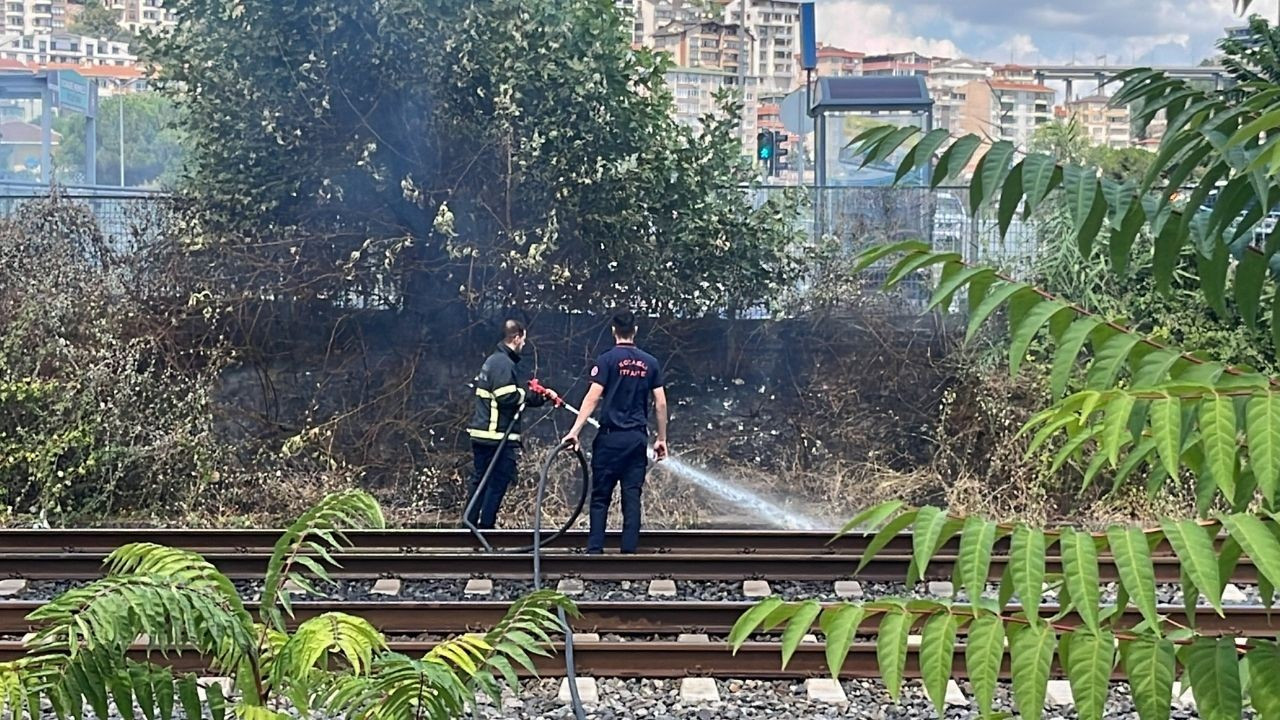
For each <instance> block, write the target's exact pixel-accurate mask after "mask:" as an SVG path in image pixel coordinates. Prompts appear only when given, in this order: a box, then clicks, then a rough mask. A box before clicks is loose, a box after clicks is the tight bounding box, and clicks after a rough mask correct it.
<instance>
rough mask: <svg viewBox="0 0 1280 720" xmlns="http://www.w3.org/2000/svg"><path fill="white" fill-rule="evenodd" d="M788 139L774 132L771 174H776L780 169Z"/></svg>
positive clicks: (779, 132)
mask: <svg viewBox="0 0 1280 720" xmlns="http://www.w3.org/2000/svg"><path fill="white" fill-rule="evenodd" d="M789 139H790V136H788V135H787V134H786V133H784V132H782V131H780V130H779V131H776V132H774V133H773V172H774V173H777V172H778V170H779V169H781V167H782V158H784V157H786V155H787V148H786V145H787V140H789Z"/></svg>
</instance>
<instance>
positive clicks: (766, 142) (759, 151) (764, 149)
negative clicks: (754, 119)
mask: <svg viewBox="0 0 1280 720" xmlns="http://www.w3.org/2000/svg"><path fill="white" fill-rule="evenodd" d="M756 159H757V160H759V161H760V162H762V163H764V164H765V165H767V166H768V167H769V168H770V169H772V168H773V131H772V130H761V131H760V132H758V133H756Z"/></svg>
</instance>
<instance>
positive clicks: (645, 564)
mask: <svg viewBox="0 0 1280 720" xmlns="http://www.w3.org/2000/svg"><path fill="white" fill-rule="evenodd" d="M105 557H106V555H105V554H104V553H100V552H56V553H14V552H5V553H0V577H19V578H27V579H32V580H76V579H90V578H96V577H99V576H100V575H101V570H102V561H103V559H104V558H105ZM204 557H205V558H206V559H208V560H209V561H210V562H212V563H213V564H214V565H215V566H216V567H217V568H218V569H219V570H221V571H222V572H223V573H225V574H226V575H227V576H228V577H231V578H232V579H235V580H254V579H260V578H261V577H262V576H263V574H264V572H265V570H266V566H267V559H268V557H269V555H267V554H263V553H206V554H205V555H204ZM338 560H339V562H340V563H342V567H340V568H336V569H335V570H334V571H333V572H332V573H331V575H332V576H333V577H334V578H335V579H363V578H377V577H400V578H405V579H410V580H427V579H447V578H466V577H471V576H477V575H479V576H485V577H490V578H494V579H501V580H527V579H528V578H529V567H530V557H529V555H527V554H523V553H481V552H432V553H400V552H373V551H369V552H352V553H343V554H342V555H341V556H339V558H338ZM856 560H857V558H856V557H854V556H850V555H846V554H843V553H839V554H817V555H814V554H796V553H715V552H698V553H683V552H682V553H674V552H672V553H636V554H633V555H594V556H593V555H585V554H582V553H566V552H563V551H562V552H550V553H544V554H543V557H542V569H543V572H544V574H545V575H546V576H547V577H550V578H559V577H566V576H572V577H580V578H584V579H589V580H636V579H644V578H653V577H666V578H672V579H675V580H720V581H736V580H742V579H751V578H768V579H770V580H809V581H827V580H836V579H841V578H848V577H851V576H853V575H854V570H855V569H856V567H857V562H856ZM911 561H912V559H911V556H910V555H909V554H880V555H877V556H875V557H874V558H872V560H871V561H870V562H869V563H868V564H867V566H866V567H865V568H863V569H862V571H861V572H859V573H858V574H857V578H858V579H860V580H869V581H874V582H901V581H902V579H903V578H905V577H906V576H907V571H908V568H909V567H910V566H911ZM955 561H956V558H955V556H948V555H942V556H938V557H935V558H934V559H933V560H931V561H930V563H929V566H928V569H927V572H926V573H925V578H924V579H926V580H946V579H951V577H952V576H953V574H954V573H953V571H954V565H955ZM1007 562H1008V558H1007V557H1005V556H996V557H993V558H992V559H991V566H990V575H989V577H990V579H991V580H992V581H995V580H998V579H999V578H1000V577H1001V576H1002V574H1003V573H1004V567H1005V565H1006V563H1007ZM1153 565H1154V568H1155V576H1156V581H1157V582H1161V583H1178V582H1179V581H1180V579H1181V565H1180V563H1179V561H1178V559H1177V558H1176V557H1172V556H1158V557H1154V558H1153ZM1045 569H1046V571H1047V572H1048V573H1050V574H1053V573H1061V572H1062V565H1061V561H1060V559H1058V558H1054V557H1050V558H1047V562H1046V566H1045ZM1098 570H1099V574H1100V580H1101V581H1102V582H1116V581H1118V580H1119V571H1118V569H1117V567H1116V565H1115V562H1114V561H1113V559H1112V558H1111V557H1109V556H1103V557H1099V559H1098ZM1257 578H1258V574H1257V570H1256V569H1255V568H1254V566H1253V564H1252V562H1250V561H1248V560H1247V559H1245V558H1242V559H1241V561H1240V563H1239V565H1237V567H1236V569H1235V572H1234V573H1233V575H1232V578H1231V579H1232V581H1234V582H1239V583H1246V584H1255V583H1256V582H1257Z"/></svg>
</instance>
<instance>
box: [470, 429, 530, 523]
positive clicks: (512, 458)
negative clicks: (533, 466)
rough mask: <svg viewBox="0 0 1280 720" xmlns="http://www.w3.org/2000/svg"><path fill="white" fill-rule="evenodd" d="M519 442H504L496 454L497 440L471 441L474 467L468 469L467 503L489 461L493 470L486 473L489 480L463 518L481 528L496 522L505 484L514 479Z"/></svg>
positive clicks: (505, 491)
mask: <svg viewBox="0 0 1280 720" xmlns="http://www.w3.org/2000/svg"><path fill="white" fill-rule="evenodd" d="M519 447H520V446H519V445H518V444H516V443H514V442H510V441H508V442H507V444H506V445H504V446H503V447H502V453H501V454H499V453H498V443H481V442H472V443H471V452H472V455H473V456H474V457H475V467H474V468H473V469H472V472H471V480H470V481H469V482H468V483H467V502H468V503H470V502H471V498H472V497H473V496H474V495H475V494H476V488H477V487H478V486H479V485H480V480H481V478H483V477H484V472H485V470H488V469H489V463H490V462H493V471H492V472H490V473H489V480H488V481H487V482H485V484H484V490H483V491H481V493H480V498H479V499H478V500H476V504H475V505H474V506H473V507H472V508H471V513H470V514H468V515H467V520H468V521H469V522H470V523H471V524H472V525H475V526H476V527H478V528H480V529H482V530H489V529H492V528H493V526H494V524H495V523H497V521H498V508H499V507H501V506H502V497H503V496H504V495H506V494H507V486H508V485H510V484H511V483H513V482H515V479H516V455H517V453H518V450H519ZM494 455H498V459H497V460H496V461H495V460H494Z"/></svg>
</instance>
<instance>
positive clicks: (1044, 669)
mask: <svg viewBox="0 0 1280 720" xmlns="http://www.w3.org/2000/svg"><path fill="white" fill-rule="evenodd" d="M872 625H874V629H873V628H872V627H870V626H872ZM784 626H785V627H784ZM779 627H784V629H783V631H782V640H781V653H782V664H783V667H786V665H787V663H788V662H789V661H790V659H791V657H792V655H794V653H795V651H796V649H797V648H798V647H799V645H800V643H801V642H803V638H804V636H805V634H807V633H809V632H811V631H812V632H814V633H817V634H820V636H821V637H822V638H823V640H824V641H825V645H826V657H827V667H828V669H829V671H830V672H831V674H832V675H833V676H838V675H839V674H840V670H841V668H842V667H843V666H844V663H845V661H846V659H847V658H848V655H849V652H850V649H851V648H852V646H853V643H854V641H855V639H856V638H857V636H858V635H859V634H860V633H862V634H865V635H867V636H870V635H872V634H874V637H875V646H876V661H877V664H878V665H879V668H880V672H881V677H882V679H883V680H884V683H885V685H886V687H887V689H888V691H889V694H890V696H891V697H892V698H893V699H894V700H897V699H898V697H899V696H900V693H901V689H902V682H903V677H904V675H905V671H906V665H907V658H908V656H909V654H910V652H911V650H912V645H913V641H915V642H918V658H919V668H920V674H921V676H922V678H923V681H924V687H925V689H926V691H927V693H928V696H929V698H930V699H931V700H932V702H933V704H934V707H935V709H936V710H937V712H938V714H939V715H942V714H943V712H944V710H945V697H946V686H947V681H948V680H949V679H950V678H951V677H952V674H953V672H954V670H955V667H954V665H955V659H956V658H955V656H956V654H957V653H958V652H960V653H963V658H964V668H965V673H966V675H967V676H968V678H969V682H970V684H971V685H972V687H973V694H974V699H975V701H976V702H977V705H978V708H979V710H980V712H981V714H982V716H983V717H991V716H993V714H994V707H993V706H994V699H995V691H996V685H997V682H998V680H999V679H1000V677H1001V674H1002V668H1003V666H1004V663H1005V659H1006V655H1007V656H1008V659H1009V667H1010V669H1011V673H1010V674H1011V677H1012V681H1013V696H1014V701H1015V703H1016V705H1017V709H1018V711H1019V713H1020V714H1021V716H1022V717H1024V718H1039V717H1041V716H1042V714H1043V709H1044V701H1045V696H1046V693H1047V686H1048V682H1049V679H1050V678H1051V676H1052V675H1051V673H1052V670H1053V662H1054V658H1055V655H1056V656H1057V659H1058V664H1059V667H1060V668H1062V669H1063V670H1064V671H1065V674H1066V676H1067V679H1068V680H1069V681H1070V684H1071V689H1072V694H1073V696H1074V698H1075V705H1076V711H1077V713H1078V714H1079V717H1080V718H1081V720H1102V718H1103V717H1104V711H1105V706H1106V700H1107V695H1108V692H1109V689H1110V683H1111V680H1112V674H1113V669H1115V668H1117V666H1118V668H1119V670H1120V672H1121V675H1122V676H1123V677H1124V678H1125V679H1127V680H1128V681H1129V683H1130V686H1131V688H1132V694H1133V699H1134V704H1135V705H1136V706H1137V709H1138V715H1139V716H1140V717H1141V718H1143V720H1168V718H1169V717H1170V714H1171V713H1170V706H1171V703H1170V700H1171V698H1172V696H1173V682H1174V678H1175V675H1176V673H1177V670H1178V667H1179V666H1181V667H1182V668H1183V670H1184V673H1185V677H1184V682H1189V684H1190V687H1191V689H1192V691H1193V692H1194V693H1195V697H1196V702H1197V705H1198V708H1199V711H1200V713H1201V717H1210V718H1238V717H1240V716H1241V713H1242V711H1243V705H1244V701H1245V699H1246V698H1247V699H1248V700H1249V701H1250V702H1251V703H1252V705H1253V707H1254V708H1255V709H1257V710H1258V712H1259V713H1261V716H1262V717H1273V716H1274V715H1272V713H1275V712H1278V711H1280V686H1277V684H1276V683H1275V682H1274V680H1273V678H1272V677H1271V676H1270V673H1273V672H1276V671H1278V670H1280V646H1278V645H1277V643H1275V642H1273V641H1269V640H1250V641H1248V642H1247V643H1245V644H1243V645H1239V644H1237V643H1236V642H1235V641H1234V640H1233V639H1232V638H1230V637H1209V636H1198V635H1196V634H1195V633H1194V632H1192V631H1189V630H1181V631H1179V632H1177V633H1176V634H1168V635H1162V634H1160V633H1159V632H1157V631H1155V630H1153V629H1151V628H1143V627H1139V628H1135V629H1133V630H1113V629H1112V628H1110V627H1107V626H1106V625H1101V624H1092V625H1089V624H1085V625H1069V624H1063V623H1057V622H1053V621H1048V620H1044V619H1042V618H1041V617H1040V616H1039V615H1037V614H1034V613H1030V614H1029V613H1028V612H1021V613H1017V614H1012V615H1002V614H1000V613H999V612H998V611H996V610H993V609H991V608H989V607H981V606H972V605H950V604H947V603H941V602H934V601H928V600H899V599H888V600H881V601H877V602H869V603H839V604H833V605H823V604H821V603H818V602H817V601H815V600H807V601H803V602H785V601H783V600H781V599H778V598H770V599H768V600H765V601H763V602H761V603H759V604H757V605H755V606H754V607H752V608H751V609H750V610H749V611H747V612H746V613H745V614H744V615H743V616H742V617H741V618H740V619H739V620H738V622H737V623H735V625H734V627H733V630H732V631H731V633H730V636H729V644H730V646H731V647H733V648H734V650H735V652H736V650H737V649H738V648H741V646H742V644H743V643H745V642H746V641H747V639H748V638H749V637H750V636H751V635H752V634H753V633H756V632H768V631H771V630H774V629H776V628H779ZM913 631H916V632H919V633H920V634H919V636H918V640H917V639H916V638H913V637H912V633H913ZM959 636H963V638H964V642H963V644H957V638H958V637H959ZM1246 668H1247V670H1246ZM1250 679H1253V681H1252V682H1249V680H1250Z"/></svg>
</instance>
